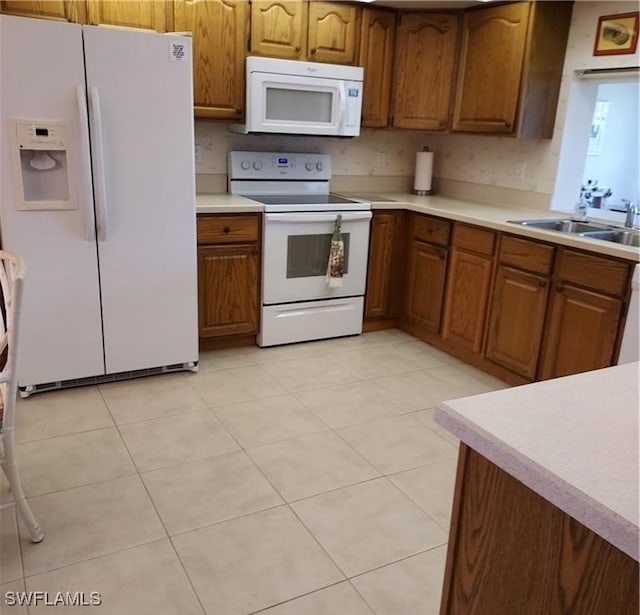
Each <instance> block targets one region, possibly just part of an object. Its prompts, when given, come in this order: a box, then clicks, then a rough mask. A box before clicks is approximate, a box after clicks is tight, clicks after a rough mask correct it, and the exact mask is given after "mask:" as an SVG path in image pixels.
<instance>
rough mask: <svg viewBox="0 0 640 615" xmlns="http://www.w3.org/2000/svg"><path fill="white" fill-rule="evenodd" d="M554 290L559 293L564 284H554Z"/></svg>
mask: <svg viewBox="0 0 640 615" xmlns="http://www.w3.org/2000/svg"><path fill="white" fill-rule="evenodd" d="M556 290H557V291H558V292H559V293H561V292H562V291H563V290H564V284H563V283H562V282H559V283H558V284H556Z"/></svg>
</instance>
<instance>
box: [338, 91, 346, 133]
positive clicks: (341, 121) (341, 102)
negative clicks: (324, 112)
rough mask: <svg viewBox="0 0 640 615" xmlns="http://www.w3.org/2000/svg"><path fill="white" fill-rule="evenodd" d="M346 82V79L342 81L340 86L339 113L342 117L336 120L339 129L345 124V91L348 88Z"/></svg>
mask: <svg viewBox="0 0 640 615" xmlns="http://www.w3.org/2000/svg"><path fill="white" fill-rule="evenodd" d="M346 87H347V86H346V84H345V82H344V81H342V82H340V85H339V86H338V109H339V114H340V117H339V118H338V121H337V122H336V128H337V129H338V130H339V129H340V128H342V126H343V125H344V114H345V107H346V106H347V103H346V99H347V97H346V93H345V88H346Z"/></svg>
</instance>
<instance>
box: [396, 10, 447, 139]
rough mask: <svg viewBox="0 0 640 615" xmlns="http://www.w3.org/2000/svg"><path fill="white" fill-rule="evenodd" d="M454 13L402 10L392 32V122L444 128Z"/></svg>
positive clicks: (420, 128)
mask: <svg viewBox="0 0 640 615" xmlns="http://www.w3.org/2000/svg"><path fill="white" fill-rule="evenodd" d="M457 40H458V16H457V15H456V14H440V13H402V14H401V15H400V21H399V23H398V29H397V35H396V55H395V67H394V88H393V101H394V104H393V112H392V117H393V120H392V125H393V126H395V127H396V128H410V129H416V130H446V129H447V127H448V125H449V108H450V102H451V96H452V87H453V82H454V74H455V59H456V48H457Z"/></svg>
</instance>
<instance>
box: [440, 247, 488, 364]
mask: <svg viewBox="0 0 640 615" xmlns="http://www.w3.org/2000/svg"><path fill="white" fill-rule="evenodd" d="M492 268H493V260H492V259H491V258H488V257H486V256H480V255H478V254H472V253H471V252H465V251H464V250H457V249H455V250H453V251H452V255H451V265H450V267H449V284H448V289H447V302H446V307H445V314H444V325H443V330H442V337H443V339H445V340H450V341H451V342H453V343H455V344H457V345H460V346H461V347H464V348H467V349H469V350H472V351H473V352H476V353H479V352H481V351H482V338H483V334H484V323H485V318H486V313H487V303H488V299H489V291H490V288H491V270H492Z"/></svg>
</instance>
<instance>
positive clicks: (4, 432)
mask: <svg viewBox="0 0 640 615" xmlns="http://www.w3.org/2000/svg"><path fill="white" fill-rule="evenodd" d="M23 281H24V264H23V262H22V260H21V259H20V258H17V257H16V256H13V255H12V254H10V253H9V252H5V251H3V250H0V285H1V290H2V302H1V303H0V309H1V313H0V357H5V356H6V361H5V363H4V366H3V365H2V359H0V367H1V368H2V371H1V372H0V466H1V467H2V470H3V471H4V473H5V475H6V477H7V480H8V481H9V487H10V488H11V493H12V495H13V502H11V503H9V504H6V505H4V506H0V510H3V509H4V508H8V507H10V506H16V507H17V508H18V512H19V513H20V516H21V517H22V520H23V521H24V523H25V525H26V526H27V528H28V530H29V534H30V535H31V541H32V542H40V541H41V540H42V539H43V538H44V533H43V532H42V530H41V529H40V526H39V525H38V522H37V521H36V520H35V517H34V516H33V513H32V512H31V508H30V507H29V504H28V503H27V500H26V499H25V497H24V491H23V489H22V483H21V482H20V477H19V475H18V466H17V465H16V443H15V417H16V394H17V388H18V375H17V373H16V358H17V341H18V331H19V326H20V308H21V303H22V285H23Z"/></svg>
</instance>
